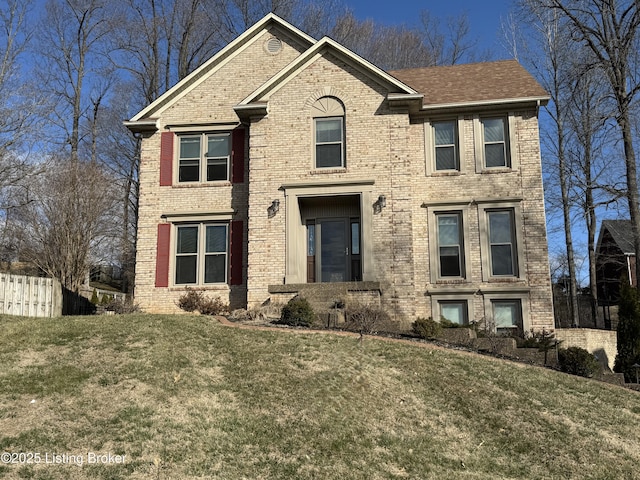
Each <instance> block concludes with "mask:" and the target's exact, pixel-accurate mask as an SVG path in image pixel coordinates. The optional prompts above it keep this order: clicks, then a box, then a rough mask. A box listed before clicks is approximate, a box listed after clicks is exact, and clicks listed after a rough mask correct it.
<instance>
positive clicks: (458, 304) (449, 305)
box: [438, 300, 469, 325]
mask: <svg viewBox="0 0 640 480" xmlns="http://www.w3.org/2000/svg"><path fill="white" fill-rule="evenodd" d="M438 305H439V307H440V317H441V318H444V319H446V320H449V321H450V322H452V323H457V324H458V325H467V324H468V323H469V320H468V318H469V317H468V316H467V301H466V300H441V301H439V302H438Z"/></svg>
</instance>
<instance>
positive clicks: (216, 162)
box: [178, 133, 231, 182]
mask: <svg viewBox="0 0 640 480" xmlns="http://www.w3.org/2000/svg"><path fill="white" fill-rule="evenodd" d="M178 155H179V159H178V181H179V182H200V181H206V182H215V181H226V180H229V164H230V161H229V159H230V156H231V136H230V134H228V133H215V134H204V133H203V134H199V135H182V136H180V147H179V154H178Z"/></svg>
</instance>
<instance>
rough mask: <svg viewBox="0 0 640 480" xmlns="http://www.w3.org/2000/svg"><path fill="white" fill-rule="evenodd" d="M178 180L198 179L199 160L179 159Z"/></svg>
mask: <svg viewBox="0 0 640 480" xmlns="http://www.w3.org/2000/svg"><path fill="white" fill-rule="evenodd" d="M178 180H179V181H180V182H197V181H198V180H200V162H199V161H198V160H180V171H179V173H178Z"/></svg>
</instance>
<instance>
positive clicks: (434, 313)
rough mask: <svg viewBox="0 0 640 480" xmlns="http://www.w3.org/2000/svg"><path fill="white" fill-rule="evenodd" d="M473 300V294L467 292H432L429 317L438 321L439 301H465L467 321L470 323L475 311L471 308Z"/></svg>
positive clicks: (473, 319) (439, 312) (439, 315)
mask: <svg viewBox="0 0 640 480" xmlns="http://www.w3.org/2000/svg"><path fill="white" fill-rule="evenodd" d="M473 300H474V295H473V294H472V293H469V294H459V293H451V294H436V293H433V294H432V295H431V318H433V319H434V320H436V321H437V322H439V321H440V317H441V315H442V314H441V311H440V302H456V301H457V302H462V301H464V302H467V322H468V323H469V324H470V323H471V322H473V321H475V320H476V318H475V312H474V308H473Z"/></svg>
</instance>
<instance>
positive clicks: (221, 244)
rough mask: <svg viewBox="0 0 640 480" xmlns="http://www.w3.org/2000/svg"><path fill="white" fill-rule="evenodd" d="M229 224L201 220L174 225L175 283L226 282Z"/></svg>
mask: <svg viewBox="0 0 640 480" xmlns="http://www.w3.org/2000/svg"><path fill="white" fill-rule="evenodd" d="M228 238H229V235H228V225H227V224H208V223H200V224H195V225H179V226H177V227H176V257H175V283H176V285H190V284H209V283H226V281H227V270H228V268H227V265H228V258H227V257H228V253H227V251H228Z"/></svg>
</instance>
